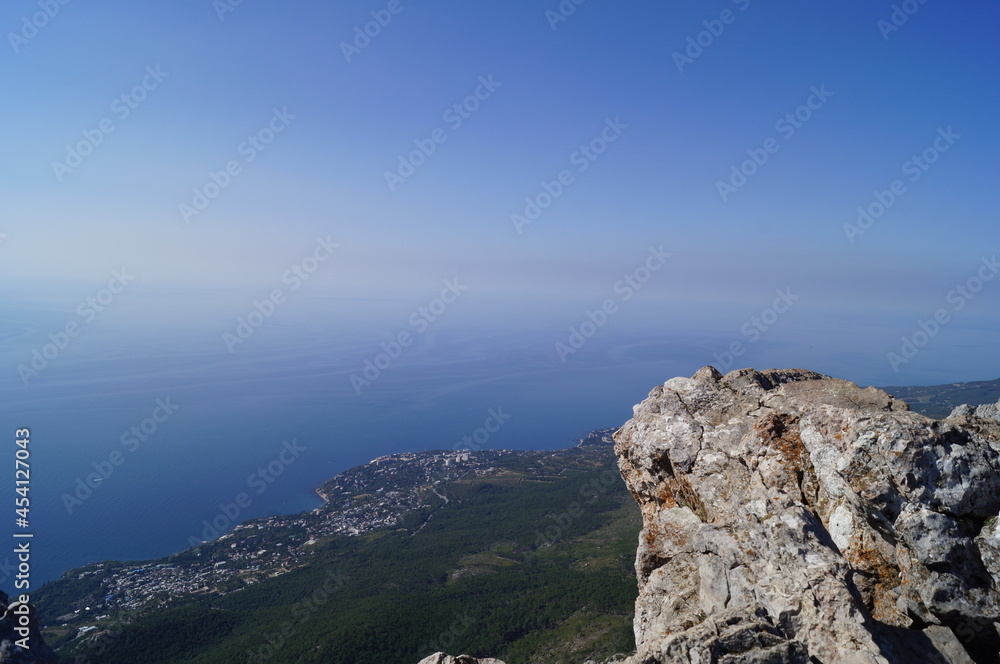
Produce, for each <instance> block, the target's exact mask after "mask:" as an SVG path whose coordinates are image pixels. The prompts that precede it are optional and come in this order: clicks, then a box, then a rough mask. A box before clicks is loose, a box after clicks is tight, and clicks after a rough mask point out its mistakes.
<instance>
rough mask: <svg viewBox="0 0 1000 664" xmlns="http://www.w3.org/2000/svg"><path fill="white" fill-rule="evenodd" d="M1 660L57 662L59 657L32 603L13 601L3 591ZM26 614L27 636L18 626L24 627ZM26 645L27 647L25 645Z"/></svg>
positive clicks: (0, 601)
mask: <svg viewBox="0 0 1000 664" xmlns="http://www.w3.org/2000/svg"><path fill="white" fill-rule="evenodd" d="M0 612H2V614H3V616H2V617H0V664H56V663H57V662H59V657H58V656H57V655H56V654H55V652H53V651H52V649H51V648H49V647H48V646H47V645H45V642H44V641H43V640H42V634H41V630H40V629H39V628H38V616H37V615H36V613H35V607H34V606H32V605H31V604H22V603H21V602H16V601H15V602H11V601H10V598H9V597H8V596H7V595H6V594H5V593H4V592H2V591H0ZM22 616H26V618H24V619H23V620H24V621H26V622H27V628H28V632H27V640H26V641H25V640H24V635H23V634H22V633H19V632H18V631H17V629H16V628H18V627H20V626H21V625H22V624H23V622H22ZM25 646H26V647H25Z"/></svg>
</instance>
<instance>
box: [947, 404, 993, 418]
mask: <svg viewBox="0 0 1000 664" xmlns="http://www.w3.org/2000/svg"><path fill="white" fill-rule="evenodd" d="M948 417H949V418H956V417H979V418H982V419H984V420H997V421H1000V401H997V402H996V403H987V404H983V405H981V406H970V405H969V404H967V403H964V404H962V405H961V406H958V407H956V408H955V409H954V410H953V411H951V415H949V416H948Z"/></svg>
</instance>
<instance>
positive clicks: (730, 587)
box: [615, 367, 1000, 664]
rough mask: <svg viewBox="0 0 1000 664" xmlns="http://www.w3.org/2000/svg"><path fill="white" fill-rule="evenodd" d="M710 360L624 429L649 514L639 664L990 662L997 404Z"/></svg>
mask: <svg viewBox="0 0 1000 664" xmlns="http://www.w3.org/2000/svg"><path fill="white" fill-rule="evenodd" d="M954 415H955V417H953V418H949V419H947V420H942V421H937V420H932V419H929V418H927V417H924V416H922V415H919V414H917V413H913V412H910V411H909V407H908V406H907V405H906V404H905V403H904V402H901V401H899V400H896V399H894V398H893V397H891V396H890V395H888V394H886V393H885V392H882V391H880V390H877V389H874V388H867V389H861V388H859V387H858V386H857V385H855V384H854V383H850V382H847V381H843V380H837V379H834V378H830V377H828V376H823V375H821V374H817V373H814V372H810V371H803V370H799V369H789V370H769V371H760V372H758V371H754V370H752V369H743V370H739V371H733V372H731V373H729V374H727V375H726V376H722V375H721V374H720V373H719V372H718V371H716V370H715V369H714V368H712V367H706V368H704V369H702V370H700V371H699V372H698V373H696V374H695V375H694V376H693V377H692V378H674V379H673V380H670V381H668V382H667V383H665V384H664V385H662V386H658V387H656V388H654V389H653V391H652V392H651V393H650V395H649V397H648V398H647V399H646V400H645V401H643V402H642V403H641V404H639V405H637V406H636V407H635V408H634V416H633V418H632V419H631V420H630V421H629V422H627V423H626V424H625V425H624V426H623V427H622V428H621V429H620V430H619V431H618V432H617V433H616V434H615V440H616V447H615V450H616V453H617V455H618V458H619V467H620V469H621V473H622V476H623V478H624V479H625V482H626V485H627V486H628V488H629V490H630V491H631V493H632V495H633V496H634V497H635V499H636V501H637V502H638V504H639V507H640V510H641V512H642V516H643V529H642V532H641V535H640V538H639V546H638V551H637V555H636V562H635V567H636V572H637V576H638V581H639V597H638V599H637V600H636V608H635V621H634V629H635V636H636V644H637V654H636V655H635V656H634V657H632V658H631V659H630V660H629V661H630V662H632V664H640V663H641V664H660V663H663V664H666V663H670V664H674V663H676V664H682V663H683V664H793V663H794V664H800V663H801V664H815V663H816V662H820V663H822V664H862V663H863V664H920V663H926V664H931V663H933V664H946V663H958V662H962V663H964V664H967V663H970V662H971V663H975V664H1000V631H998V630H1000V593H998V587H1000V539H998V531H997V519H996V517H997V515H998V512H1000V423H998V422H996V421H986V420H984V419H983V417H982V416H980V415H979V414H978V412H961V413H955V414H954Z"/></svg>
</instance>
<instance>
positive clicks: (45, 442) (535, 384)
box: [0, 291, 994, 591]
mask: <svg viewBox="0 0 1000 664" xmlns="http://www.w3.org/2000/svg"><path fill="white" fill-rule="evenodd" d="M134 297H135V298H136V299H137V300H139V301H141V302H143V303H144V304H143V306H139V307H137V306H131V305H130V306H125V305H122V306H120V307H118V308H114V307H112V308H109V309H108V310H107V311H105V312H101V314H100V315H99V316H97V317H95V319H94V320H92V321H91V322H87V320H86V319H85V318H86V317H85V316H81V314H80V312H79V311H77V307H75V306H71V305H66V303H65V302H62V301H48V300H45V299H44V298H39V297H37V296H35V297H32V298H26V297H21V298H17V297H12V296H11V297H8V298H7V300H6V301H5V302H3V303H2V304H3V305H4V306H3V309H2V311H3V314H2V319H0V340H2V343H0V367H2V368H3V372H2V378H0V422H2V425H3V428H2V429H0V431H3V432H6V434H5V435H6V436H7V442H8V444H7V445H4V446H0V454H3V452H2V450H3V449H6V450H7V453H8V454H9V460H10V463H9V464H8V466H9V467H10V468H11V471H10V472H9V473H6V474H5V476H4V477H3V478H2V484H0V487H2V495H3V496H9V505H10V515H9V516H10V521H11V527H10V530H11V531H13V530H14V528H13V519H14V514H13V508H14V505H13V502H14V501H13V498H14V493H13V486H14V483H13V479H14V478H13V465H14V464H13V459H14V431H15V429H16V428H20V427H29V428H30V429H31V432H32V437H31V451H32V457H31V464H32V465H31V472H32V484H31V497H32V508H31V530H32V531H33V532H35V533H36V535H35V540H34V543H33V547H34V553H33V558H32V563H33V568H32V581H33V586H34V587H37V586H38V585H40V584H41V583H42V582H44V581H46V580H51V579H53V578H56V577H58V576H59V575H60V574H61V573H62V572H64V571H66V570H68V569H71V568H73V567H76V566H79V565H82V564H85V563H88V562H94V561H99V560H106V559H117V560H141V559H149V558H156V557H160V556H164V555H167V554H170V553H173V552H177V551H180V550H182V549H184V548H186V547H188V546H189V545H190V542H191V541H196V540H200V539H202V538H203V537H204V536H206V535H208V536H212V535H213V530H212V529H206V522H207V523H208V524H212V523H213V522H216V525H218V524H219V523H228V524H229V525H233V524H235V523H237V522H239V521H242V520H244V519H247V518H252V517H259V516H265V515H273V514H282V513H296V512H299V511H303V510H309V509H313V508H315V507H317V506H318V505H319V504H320V501H319V499H318V497H317V496H316V494H315V493H314V489H315V487H317V486H319V485H320V484H321V483H322V482H323V481H325V480H326V479H328V478H330V477H332V476H333V475H335V474H337V473H338V472H341V471H343V470H345V469H347V468H350V467H352V466H355V465H358V464H361V463H366V462H367V461H370V460H371V459H373V458H375V457H378V456H381V455H384V454H389V453H396V452H404V451H421V450H429V449H452V448H455V447H458V446H462V441H463V439H465V438H466V437H467V436H473V435H474V434H475V433H476V431H477V429H480V428H481V427H483V425H484V423H485V422H486V420H487V418H488V417H490V416H491V414H492V413H502V414H504V415H505V416H507V417H506V419H505V421H504V422H503V425H502V426H501V427H500V428H499V430H497V431H495V432H492V433H490V434H489V436H488V439H484V438H483V432H480V434H479V438H478V440H471V441H470V442H471V446H472V448H473V449H475V448H477V447H483V448H507V449H557V448H562V447H566V446H569V445H572V444H573V443H574V441H575V439H577V438H581V437H583V436H584V435H586V434H587V433H588V432H589V431H591V430H593V429H596V428H601V427H613V426H618V425H620V424H622V423H623V422H624V421H625V420H627V419H628V418H629V417H630V416H631V407H632V405H633V404H635V403H638V402H639V401H641V400H642V399H643V398H644V397H645V396H646V394H648V392H649V390H650V388H651V387H652V386H654V385H656V384H658V383H661V382H663V381H664V380H666V379H668V378H670V377H673V376H677V375H690V374H691V373H693V372H694V371H696V370H697V369H698V368H699V367H701V366H704V365H706V364H716V366H718V367H719V368H720V369H723V370H727V369H732V368H736V367H737V366H749V365H754V366H757V367H759V368H767V367H770V366H805V367H806V368H810V369H815V370H819V371H824V372H827V373H833V374H835V375H838V376H842V377H847V378H851V379H854V380H856V381H858V382H862V384H866V381H867V382H875V383H879V384H885V383H889V382H892V380H890V376H892V373H891V371H890V370H889V369H888V365H887V364H884V359H883V365H882V366H878V367H876V369H874V370H873V369H872V368H871V366H872V363H871V362H868V363H867V364H866V360H865V358H864V357H852V356H851V353H850V350H849V348H848V346H847V345H846V344H845V343H843V342H841V343H835V340H836V339H838V338H839V337H836V336H835V335H832V334H829V333H827V332H825V331H821V330H820V329H819V328H821V327H822V325H818V324H817V327H816V329H812V330H810V329H807V328H804V326H803V320H802V318H801V317H799V318H796V317H795V312H794V311H792V312H789V313H787V314H785V315H784V318H783V320H781V321H779V322H780V323H782V325H783V326H782V325H774V326H773V329H771V330H770V331H769V333H768V334H767V335H759V336H760V338H759V339H758V340H756V341H754V342H751V341H750V339H749V337H748V336H746V335H744V334H743V333H742V332H741V329H740V327H741V325H742V324H743V322H744V320H743V318H742V316H741V312H721V313H719V312H716V314H715V315H714V316H709V315H708V314H706V313H704V312H703V313H701V314H698V315H696V312H695V310H694V309H689V310H687V311H685V310H684V309H681V308H674V309H668V308H665V307H649V306H647V305H643V306H639V305H638V304H635V306H631V305H629V303H627V302H618V305H619V306H618V307H617V308H616V309H615V310H614V311H612V312H611V313H606V314H605V315H604V316H602V315H600V314H598V313H597V312H598V311H599V309H600V308H601V301H602V300H601V299H600V298H597V299H596V301H595V302H580V303H565V302H564V303H561V306H560V307H556V308H553V307H538V308H537V310H534V313H532V314H527V313H526V312H525V310H524V309H523V308H522V309H518V310H517V311H518V313H517V315H516V317H515V316H514V315H513V314H510V315H508V314H507V310H505V309H504V308H503V307H501V306H499V305H494V306H491V307H488V308H483V307H478V308H477V307H476V306H475V305H474V304H471V303H470V304H467V303H466V302H463V301H462V300H461V297H465V295H462V296H461V297H458V298H456V301H454V302H452V303H450V304H448V305H447V307H445V308H444V309H443V310H440V311H438V313H437V314H436V315H435V314H430V315H429V316H424V315H423V314H420V313H419V309H418V308H417V307H410V306H409V305H403V306H400V304H399V303H398V302H391V301H368V300H345V299H333V298H331V299H329V300H317V301H313V302H311V303H310V304H309V306H304V305H303V303H302V302H299V303H294V302H289V303H285V304H283V305H280V306H278V307H277V308H276V310H275V313H274V314H273V315H272V316H270V317H266V318H258V317H256V316H255V317H253V321H251V322H260V325H259V326H257V327H253V326H252V325H251V326H250V327H249V328H242V330H240V329H238V320H237V319H238V318H243V319H244V320H249V314H250V313H251V312H252V311H254V307H253V304H252V302H253V299H252V298H247V299H245V300H237V302H236V304H235V305H233V306H232V307H231V310H232V315H231V316H229V317H228V319H227V320H223V322H222V323H221V324H220V322H219V321H220V316H219V315H218V313H216V315H214V316H203V315H201V314H203V313H204V312H207V311H216V312H217V310H218V301H217V300H216V299H214V298H211V297H205V298H197V297H194V298H189V299H188V300H186V301H185V302H184V304H183V307H180V308H179V307H178V306H177V302H176V301H173V306H171V307H167V308H164V307H161V306H159V305H158V304H157V303H158V302H160V301H161V300H162V298H163V295H162V294H157V293H143V292H141V291H136V294H134ZM226 301H230V300H226ZM429 303H430V301H428V303H427V304H429ZM463 307H465V308H464V309H463ZM630 307H631V308H630ZM438 309H440V307H438ZM179 311H183V312H184V314H183V315H179V314H178V312H179ZM430 311H432V310H428V312H429V313H430ZM510 311H514V309H510ZM413 314H416V317H414V315H413ZM431 316H433V319H431ZM197 321H207V322H205V323H198V322H197ZM68 323H76V324H77V327H76V328H71V329H72V330H74V331H75V332H76V334H75V336H72V335H67V337H66V338H64V337H63V336H61V335H62V334H64V333H65V331H66V329H67V328H66V326H67V324H68ZM248 324H249V323H248ZM706 329H715V330H723V332H722V333H719V332H715V333H713V334H708V333H706V332H705V331H704V330H706ZM248 331H252V333H251V334H247V332H248ZM241 332H242V334H241ZM227 333H228V334H232V335H234V337H235V338H238V339H239V342H234V341H233V337H226V336H224V335H226V334H227ZM401 335H403V336H402V337H401ZM244 337H245V338H244ZM733 341H742V342H744V344H745V347H746V353H745V355H744V356H742V357H740V358H738V359H736V358H734V359H733V364H732V366H724V360H725V359H726V358H725V356H724V355H722V354H721V353H722V352H723V351H724V350H725V349H726V348H728V347H729V346H730V344H731V343H732V342H733ZM60 345H62V346H65V347H63V348H60V347H59V346H60ZM46 346H49V348H48V349H46ZM55 350H57V351H58V352H54V351H55ZM35 351H38V352H39V354H40V355H41V356H42V357H43V358H44V362H43V361H41V360H38V359H37V358H36V356H35ZM875 355H876V356H877V355H878V349H876V351H875ZM720 358H721V360H723V362H720ZM33 360H34V361H35V364H34V365H32V361H33ZM953 367H954V371H953V373H951V374H949V375H948V376H947V377H945V376H944V375H943V374H939V373H936V372H935V370H934V369H933V368H930V369H927V370H926V371H925V372H924V373H922V374H919V373H911V374H908V375H907V376H905V380H901V379H900V377H899V376H895V379H896V381H895V382H896V383H897V384H899V383H904V382H905V383H909V384H921V383H934V382H945V381H947V380H951V379H953V378H954V377H957V376H962V377H967V378H968V379H975V378H990V377H994V376H989V375H982V373H981V368H979V367H977V366H975V363H974V362H972V361H971V360H970V362H968V363H967V366H962V365H961V363H960V362H958V363H955V364H954V365H953ZM24 368H29V369H31V371H30V372H26V371H25V370H24ZM963 372H964V373H963ZM491 428H495V427H491ZM241 493H243V494H246V495H247V496H249V498H250V500H251V503H250V505H249V506H248V507H245V508H240V509H239V511H238V513H233V511H232V506H233V505H234V504H235V501H236V497H237V496H238V495H239V494H241ZM220 506H223V507H220ZM227 512H228V513H227ZM11 562H12V558H11V557H7V559H6V561H5V556H4V555H3V554H0V587H2V588H4V589H7V590H8V591H9V590H11V587H12V585H13V580H12V578H11V577H12V567H11V564H10V563H11Z"/></svg>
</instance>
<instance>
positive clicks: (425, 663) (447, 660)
mask: <svg viewBox="0 0 1000 664" xmlns="http://www.w3.org/2000/svg"><path fill="white" fill-rule="evenodd" d="M420 664H503V662H501V661H500V660H499V659H491V658H488V657H487V658H486V659H476V658H475V657H469V656H468V655H459V656H458V657H452V656H451V655H446V654H444V653H443V652H436V653H434V654H433V655H431V656H429V657H425V658H423V659H422V660H420Z"/></svg>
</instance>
